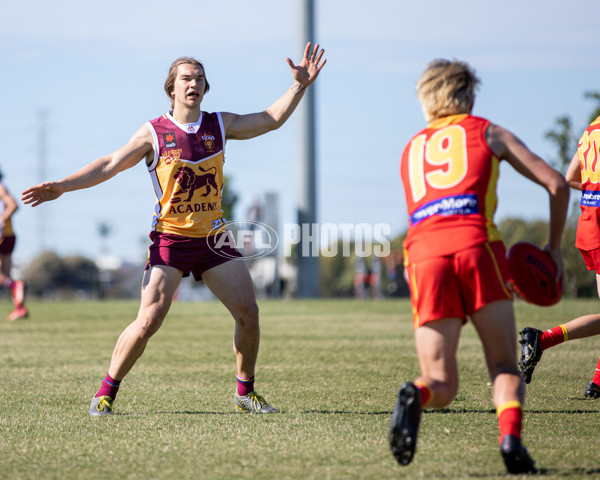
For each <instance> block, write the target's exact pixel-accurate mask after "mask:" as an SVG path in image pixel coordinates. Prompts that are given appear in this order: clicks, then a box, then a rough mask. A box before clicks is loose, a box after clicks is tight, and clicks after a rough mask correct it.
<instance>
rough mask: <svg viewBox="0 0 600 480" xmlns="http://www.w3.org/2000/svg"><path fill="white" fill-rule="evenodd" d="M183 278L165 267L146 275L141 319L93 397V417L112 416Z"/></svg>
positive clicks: (124, 335) (122, 343) (126, 336)
mask: <svg viewBox="0 0 600 480" xmlns="http://www.w3.org/2000/svg"><path fill="white" fill-rule="evenodd" d="M181 277H182V273H181V271H179V270H177V269H175V268H172V267H167V266H163V265H159V266H155V267H151V268H150V269H149V270H146V271H145V272H144V277H143V280H142V299H141V304H140V309H139V312H138V316H137V318H136V319H135V320H134V321H133V322H132V323H131V324H129V326H128V327H127V328H126V329H125V330H124V331H123V333H121V335H120V337H119V339H118V340H117V344H116V346H115V349H114V351H113V354H112V358H111V362H110V367H109V369H108V374H107V375H106V378H105V379H104V381H103V382H102V385H101V387H100V390H99V391H98V393H97V394H96V395H95V396H94V398H92V402H91V404H90V410H89V414H90V415H92V416H103V415H110V414H112V407H113V402H114V400H115V397H116V394H117V392H118V389H119V385H120V383H121V380H123V378H124V377H125V375H127V374H128V373H129V371H130V370H131V368H132V367H133V365H134V364H135V362H136V361H137V360H138V358H140V356H141V355H142V353H144V350H145V348H146V345H147V344H148V340H149V339H150V337H151V336H152V335H154V334H155V333H156V332H157V331H158V329H159V328H160V326H161V325H162V323H163V320H164V319H165V317H166V315H167V313H168V311H169V308H170V306H171V303H172V300H173V295H174V293H175V290H176V289H177V286H178V285H179V282H180V281H181Z"/></svg>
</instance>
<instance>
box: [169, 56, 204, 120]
mask: <svg viewBox="0 0 600 480" xmlns="http://www.w3.org/2000/svg"><path fill="white" fill-rule="evenodd" d="M184 64H189V65H195V66H196V67H200V68H202V73H204V77H205V78H206V70H204V65H202V62H200V61H199V60H196V59H195V58H194V57H179V58H178V59H176V60H175V61H174V62H173V63H172V64H171V66H170V67H169V74H168V75H167V79H166V80H165V92H166V93H167V97H169V100H171V108H173V105H174V102H175V99H174V98H173V96H172V95H171V93H172V92H173V87H174V86H175V79H176V78H177V69H178V68H179V65H184ZM209 90H210V85H209V84H208V80H206V83H205V87H204V93H206V92H208V91H209Z"/></svg>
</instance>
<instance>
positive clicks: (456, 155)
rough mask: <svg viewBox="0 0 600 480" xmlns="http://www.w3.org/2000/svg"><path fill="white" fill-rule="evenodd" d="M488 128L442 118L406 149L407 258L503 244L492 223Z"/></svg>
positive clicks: (494, 170)
mask: <svg viewBox="0 0 600 480" xmlns="http://www.w3.org/2000/svg"><path fill="white" fill-rule="evenodd" d="M489 125H490V122H489V121H488V120H486V119H483V118H479V117H475V116H472V115H468V114H461V115H451V116H448V117H443V118H440V119H437V120H435V121H434V122H432V123H431V124H429V125H428V126H427V127H426V128H425V129H423V130H422V131H420V132H419V133H418V134H416V135H415V136H414V137H413V138H412V139H411V141H410V142H409V143H408V145H407V146H406V147H405V149H404V152H403V153H402V160H401V163H400V176H401V179H402V183H403V185H404V193H405V195H406V206H407V210H408V215H409V228H408V233H407V235H406V238H405V240H404V248H405V251H406V255H407V260H408V259H410V261H411V262H418V261H422V260H426V259H428V258H432V257H440V256H445V255H451V254H453V253H456V252H457V251H459V250H462V249H465V248H469V247H472V246H475V245H477V244H480V243H483V242H488V241H489V242H492V241H497V240H501V237H500V233H499V232H498V229H497V228H496V225H495V224H494V221H493V217H494V213H495V211H496V205H497V197H496V183H497V181H498V173H499V164H500V159H499V158H498V156H497V155H496V154H495V153H494V152H493V151H492V150H491V148H490V147H489V145H488V143H487V141H486V140H485V132H486V129H487V128H488V126H489Z"/></svg>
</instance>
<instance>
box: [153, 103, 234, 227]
mask: <svg viewBox="0 0 600 480" xmlns="http://www.w3.org/2000/svg"><path fill="white" fill-rule="evenodd" d="M146 125H147V126H148V128H149V129H150V132H151V133H152V137H153V138H154V158H153V159H152V161H151V162H150V163H149V164H148V171H149V172H150V176H151V178H152V184H153V185H154V191H155V192H156V196H157V199H158V201H157V203H156V207H155V213H154V218H153V221H152V230H154V231H156V232H164V233H173V234H176V235H182V236H185V237H192V238H201V237H206V236H208V235H212V234H215V233H217V232H220V231H222V230H223V228H224V227H223V225H224V224H225V220H224V219H223V211H222V210H221V195H222V189H223V164H224V163H225V131H224V128H223V121H222V120H221V114H220V113H207V112H201V113H200V119H199V120H198V121H197V122H196V123H191V124H180V123H178V122H177V121H176V120H175V119H174V118H173V117H172V116H171V114H170V113H166V114H164V115H162V116H161V117H159V118H156V119H154V120H151V121H149V122H147V123H146Z"/></svg>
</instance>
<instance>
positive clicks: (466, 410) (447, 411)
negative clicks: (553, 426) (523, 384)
mask: <svg viewBox="0 0 600 480" xmlns="http://www.w3.org/2000/svg"><path fill="white" fill-rule="evenodd" d="M390 413H391V412H390ZM423 413H431V414H452V413H455V414H456V413H489V414H494V415H496V410H495V409H493V408H490V409H484V408H456V409H452V408H440V409H428V410H424V411H423ZM542 413H552V414H555V413H562V414H566V415H578V414H589V413H598V410H560V409H554V410H552V409H543V410H542V409H537V410H536V409H528V408H525V414H526V415H529V414H542Z"/></svg>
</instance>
